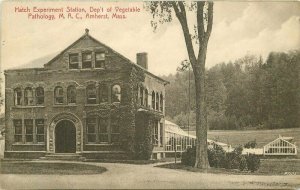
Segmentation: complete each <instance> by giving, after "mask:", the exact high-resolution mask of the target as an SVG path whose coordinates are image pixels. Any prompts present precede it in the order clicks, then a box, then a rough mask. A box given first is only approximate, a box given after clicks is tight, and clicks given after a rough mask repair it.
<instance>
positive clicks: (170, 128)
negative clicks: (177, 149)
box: [165, 120, 228, 147]
mask: <svg viewBox="0 0 300 190" xmlns="http://www.w3.org/2000/svg"><path fill="white" fill-rule="evenodd" d="M165 131H166V132H169V133H175V134H177V135H181V136H185V137H190V138H193V139H196V136H195V135H191V134H188V133H187V132H185V131H184V130H183V129H181V128H180V127H179V126H178V125H176V124H175V123H172V122H171V121H168V120H165ZM207 142H209V143H215V144H217V145H219V146H222V147H224V146H228V145H227V144H225V143H222V142H217V141H213V140H210V139H207Z"/></svg>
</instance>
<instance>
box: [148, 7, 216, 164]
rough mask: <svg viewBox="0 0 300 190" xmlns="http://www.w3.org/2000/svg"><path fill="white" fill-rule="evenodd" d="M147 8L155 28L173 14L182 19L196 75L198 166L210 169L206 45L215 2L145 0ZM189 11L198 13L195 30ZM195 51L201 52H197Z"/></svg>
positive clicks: (181, 23) (170, 18) (179, 19)
mask: <svg viewBox="0 0 300 190" xmlns="http://www.w3.org/2000/svg"><path fill="white" fill-rule="evenodd" d="M146 9H147V10H148V11H150V13H151V14H152V16H153V20H152V21H151V25H152V27H153V28H154V29H155V30H156V29H157V26H158V23H159V24H163V23H165V22H172V20H173V17H174V14H175V17H176V18H177V19H178V21H179V22H180V25H181V28H182V32H183V35H184V40H185V44H186V49H187V52H188V57H189V60H190V63H191V65H192V68H193V73H194V76H195V89H196V136H197V147H196V163H195V167H197V168H202V169H207V168H209V163H208V157H207V117H206V101H205V90H204V84H205V61H206V53H207V44H208V40H209V37H210V34H211V31H212V25H213V2H212V1H209V2H204V1H197V2H184V1H153V2H147V3H146ZM187 11H191V12H192V13H194V15H196V23H195V24H194V28H193V29H194V30H192V32H191V31H190V28H189V23H188V21H189V20H188V19H187ZM191 33H193V34H191ZM196 51H198V53H197V54H196Z"/></svg>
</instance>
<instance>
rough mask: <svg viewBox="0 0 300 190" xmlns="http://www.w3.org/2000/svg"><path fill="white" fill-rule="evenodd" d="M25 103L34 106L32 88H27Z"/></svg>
mask: <svg viewBox="0 0 300 190" xmlns="http://www.w3.org/2000/svg"><path fill="white" fill-rule="evenodd" d="M24 102H25V105H26V106H29V105H33V91H32V88H30V87H27V88H25V91H24Z"/></svg>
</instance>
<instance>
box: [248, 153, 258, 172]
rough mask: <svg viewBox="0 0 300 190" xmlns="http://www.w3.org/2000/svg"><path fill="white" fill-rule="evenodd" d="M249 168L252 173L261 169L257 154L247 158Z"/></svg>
mask: <svg viewBox="0 0 300 190" xmlns="http://www.w3.org/2000/svg"><path fill="white" fill-rule="evenodd" d="M246 162H247V168H248V170H250V171H251V172H254V171H256V170H258V169H259V167H260V159H259V157H258V156H257V155H255V154H249V155H247V156H246Z"/></svg>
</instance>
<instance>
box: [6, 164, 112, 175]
mask: <svg viewBox="0 0 300 190" xmlns="http://www.w3.org/2000/svg"><path fill="white" fill-rule="evenodd" d="M0 164H1V165H0V173H1V174H38V175H43V174H47V175H49V174H50V175H52V174H53V175H88V174H101V173H103V172H105V171H106V168H104V167H100V166H93V165H88V164H81V163H57V162H53V163H51V162H50V163H49V162H48V163H46V162H11V161H1V163H0Z"/></svg>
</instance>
